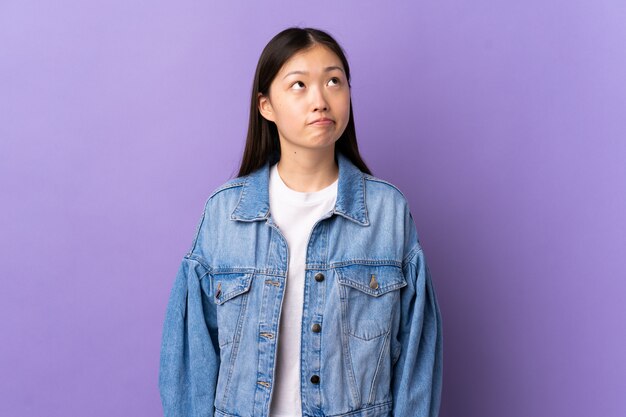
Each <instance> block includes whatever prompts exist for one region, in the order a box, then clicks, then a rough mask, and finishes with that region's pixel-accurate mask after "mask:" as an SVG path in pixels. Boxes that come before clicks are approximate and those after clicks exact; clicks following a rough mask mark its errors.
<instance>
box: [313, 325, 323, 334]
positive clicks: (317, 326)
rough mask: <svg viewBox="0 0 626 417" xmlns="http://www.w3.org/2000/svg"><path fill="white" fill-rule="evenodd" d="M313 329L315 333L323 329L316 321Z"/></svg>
mask: <svg viewBox="0 0 626 417" xmlns="http://www.w3.org/2000/svg"><path fill="white" fill-rule="evenodd" d="M311 330H312V331H313V332H314V333H319V332H321V331H322V326H321V325H320V324H319V323H315V324H314V325H313V326H311Z"/></svg>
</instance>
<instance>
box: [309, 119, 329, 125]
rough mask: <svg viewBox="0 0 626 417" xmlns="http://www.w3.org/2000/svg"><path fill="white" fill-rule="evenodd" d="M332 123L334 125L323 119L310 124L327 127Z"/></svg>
mask: <svg viewBox="0 0 626 417" xmlns="http://www.w3.org/2000/svg"><path fill="white" fill-rule="evenodd" d="M333 123H335V122H333V121H332V120H330V119H323V120H317V121H315V122H313V123H311V124H312V125H313V126H328V125H331V124H333Z"/></svg>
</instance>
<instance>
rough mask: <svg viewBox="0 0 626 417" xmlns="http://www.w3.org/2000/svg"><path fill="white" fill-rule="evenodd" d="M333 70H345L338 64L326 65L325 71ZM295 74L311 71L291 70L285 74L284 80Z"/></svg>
mask: <svg viewBox="0 0 626 417" xmlns="http://www.w3.org/2000/svg"><path fill="white" fill-rule="evenodd" d="M333 70H339V71H341V72H344V71H343V68H341V67H338V66H336V65H334V66H331V67H326V68H324V72H330V71H333ZM293 74H303V75H308V74H309V73H308V71H291V72H288V73H287V74H285V76H284V77H283V80H284V79H285V78H287V77H288V76H289V75H293Z"/></svg>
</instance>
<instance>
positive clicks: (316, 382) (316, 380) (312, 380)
mask: <svg viewBox="0 0 626 417" xmlns="http://www.w3.org/2000/svg"><path fill="white" fill-rule="evenodd" d="M311 382H312V383H314V384H319V383H320V377H319V376H317V375H313V376H312V377H311Z"/></svg>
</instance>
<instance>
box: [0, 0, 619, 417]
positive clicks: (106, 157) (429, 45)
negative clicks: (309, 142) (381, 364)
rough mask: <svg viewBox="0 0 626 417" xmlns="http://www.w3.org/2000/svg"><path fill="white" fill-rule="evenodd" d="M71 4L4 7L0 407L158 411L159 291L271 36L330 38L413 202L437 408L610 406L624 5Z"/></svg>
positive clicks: (563, 411) (522, 411) (382, 151)
mask: <svg viewBox="0 0 626 417" xmlns="http://www.w3.org/2000/svg"><path fill="white" fill-rule="evenodd" d="M90 3H91V4H87V2H84V1H70V0H64V1H55V2H43V1H40V2H37V1H26V0H19V1H18V0H5V1H3V2H1V3H0V197H1V204H0V252H1V255H0V256H1V258H0V260H1V262H0V278H1V281H0V335H1V337H2V341H1V342H0V370H1V372H0V396H1V400H0V415H2V416H42V415H45V416H50V417H56V416H85V415H88V416H93V417H99V416H131V415H132V416H156V415H160V413H161V405H160V400H159V394H158V389H157V375H158V360H159V348H160V338H161V326H162V322H163V319H164V314H165V306H166V303H167V297H168V294H169V291H170V288H171V285H172V282H173V278H174V274H175V272H176V269H177V267H178V264H179V262H180V259H181V257H182V255H183V254H184V253H185V251H186V250H187V249H188V248H189V245H190V244H191V240H192V238H193V233H194V231H195V227H196V224H197V221H198V220H199V217H200V214H201V211H202V208H203V204H204V201H205V199H206V198H207V196H208V195H209V193H210V192H211V191H212V190H213V188H214V187H216V186H218V185H219V184H221V183H222V182H224V181H225V180H227V179H228V178H229V177H230V176H231V175H232V174H234V173H235V172H236V169H237V166H238V162H239V157H240V155H241V152H242V149H243V143H244V136H245V131H246V123H247V116H248V115H247V111H248V100H249V98H248V95H249V94H250V91H249V90H250V87H251V83H252V76H253V72H254V67H255V65H256V60H257V58H258V56H259V54H260V52H261V49H262V48H263V46H264V45H265V44H266V42H267V41H269V39H270V38H271V37H272V36H273V35H274V34H275V33H277V32H278V31H280V30H281V29H283V28H284V27H286V26H289V25H301V26H303V25H310V26H319V27H321V28H324V29H326V30H328V31H330V32H331V33H332V34H333V35H335V36H336V37H337V39H338V40H339V41H340V42H341V43H342V44H343V46H344V47H345V49H346V51H347V53H348V58H349V60H350V62H351V66H352V71H353V103H354V104H353V105H354V111H355V120H356V123H357V133H358V135H359V140H360V147H361V151H362V154H363V156H364V158H365V159H366V161H367V162H368V163H369V165H370V167H371V168H372V169H373V171H374V174H376V175H377V176H380V177H382V178H385V179H388V180H390V181H391V182H394V183H395V184H397V185H398V186H399V187H400V189H402V190H403V191H404V193H405V194H406V196H407V197H408V198H409V200H410V204H411V209H412V211H413V214H414V218H415V220H416V223H417V226H418V230H419V233H420V237H421V240H422V243H423V246H424V247H425V250H426V254H427V257H428V259H429V260H430V264H431V271H432V273H433V278H434V282H435V286H436V290H437V295H438V298H439V301H440V304H441V309H442V314H443V319H444V351H445V358H444V369H445V372H444V392H443V404H442V413H441V415H442V416H443V417H458V416H461V417H502V416H507V417H526V416H551V417H553V416H563V417H566V416H567V417H582V416H603V417H618V416H620V417H621V416H624V415H625V414H626V397H625V396H624V392H626V355H625V354H624V352H626V332H625V330H624V329H625V328H626V325H625V324H624V322H625V321H626V308H625V305H626V304H625V301H624V299H625V297H624V295H625V294H626V284H625V281H626V262H625V260H624V259H625V257H626V191H625V190H626V52H625V50H626V49H625V48H626V23H625V22H626V3H624V2H623V1H621V0H615V1H608V0H605V1H602V0H596V1H589V2H582V1H572V0H568V1H558V0H529V1H524V2H520V1H508V2H502V1H491V2H488V1H484V0H478V1H473V2H464V1H458V0H456V1H443V2H442V1H437V2H420V3H411V4H410V3H408V2H407V4H405V5H397V6H396V7H389V6H385V5H383V3H381V2H375V3H374V2H364V1H360V0H359V1H356V0H352V1H343V2H334V1H333V2H315V3H294V2H290V1H284V2H279V1H271V2H267V1H264V2H255V3H253V2H249V3H248V4H246V5H245V6H244V5H233V6H226V5H225V3H226V2H223V3H221V4H207V2H188V1H183V2H171V3H169V4H161V5H159V4H156V3H155V2H137V1H134V2H133V1H128V0H124V1H122V0H115V1H107V2H90Z"/></svg>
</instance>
